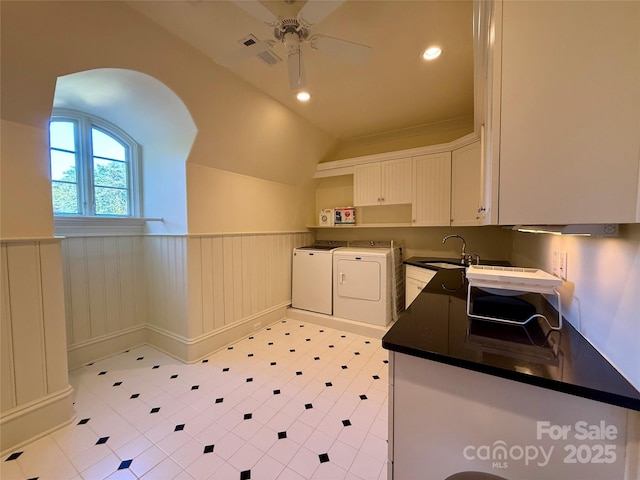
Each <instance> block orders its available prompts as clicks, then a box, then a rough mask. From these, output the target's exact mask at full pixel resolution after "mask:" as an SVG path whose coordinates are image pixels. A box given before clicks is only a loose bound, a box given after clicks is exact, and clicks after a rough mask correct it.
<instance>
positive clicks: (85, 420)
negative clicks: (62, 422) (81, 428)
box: [78, 418, 91, 425]
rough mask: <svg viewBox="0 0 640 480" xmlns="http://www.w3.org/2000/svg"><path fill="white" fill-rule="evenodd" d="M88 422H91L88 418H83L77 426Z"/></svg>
mask: <svg viewBox="0 0 640 480" xmlns="http://www.w3.org/2000/svg"><path fill="white" fill-rule="evenodd" d="M89 420H91V419H90V418H83V419H82V420H80V421H79V422H78V425H85V424H86V423H89Z"/></svg>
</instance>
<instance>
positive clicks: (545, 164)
mask: <svg viewBox="0 0 640 480" xmlns="http://www.w3.org/2000/svg"><path fill="white" fill-rule="evenodd" d="M495 8H496V12H495V13H496V18H498V19H499V18H500V16H501V23H500V24H499V25H498V26H497V28H500V27H501V31H499V32H497V34H498V35H497V36H496V37H495V38H496V45H494V47H495V49H497V51H500V50H501V54H500V56H501V61H500V62H498V61H496V62H494V65H493V67H492V68H493V75H494V78H493V79H489V81H488V84H489V87H492V88H494V89H495V88H496V87H497V89H496V90H495V91H494V92H493V94H492V95H493V98H492V99H491V102H492V104H493V109H497V110H499V116H500V118H499V120H498V121H497V122H495V121H494V122H493V126H492V129H491V130H492V131H491V132H489V131H488V132H487V134H488V135H490V136H491V140H490V142H489V150H487V152H489V151H490V149H491V148H492V147H491V145H493V152H494V153H495V152H496V151H497V150H499V172H500V175H499V177H500V178H499V213H498V223H499V224H502V225H511V224H571V223H574V224H575V223H631V222H638V221H640V205H639V202H640V199H639V195H638V187H639V169H640V2H637V1H631V2H625V1H593V2H560V1H555V2H533V1H529V2H524V1H523V2H515V1H506V2H503V3H502V2H496V4H495ZM500 36H501V40H502V41H501V43H498V42H499V40H500ZM500 69H501V70H500ZM488 110H489V111H488V112H487V113H488V114H489V115H492V112H491V111H490V110H491V108H488ZM487 120H488V121H489V122H491V119H490V118H489V117H487ZM498 145H499V147H498ZM494 181H495V178H494Z"/></svg>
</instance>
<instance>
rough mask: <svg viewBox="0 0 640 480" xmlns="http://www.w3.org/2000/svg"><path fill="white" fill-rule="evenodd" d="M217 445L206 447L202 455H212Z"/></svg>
mask: <svg viewBox="0 0 640 480" xmlns="http://www.w3.org/2000/svg"><path fill="white" fill-rule="evenodd" d="M214 447H215V445H206V446H205V447H204V451H203V452H202V453H211V452H213V449H214Z"/></svg>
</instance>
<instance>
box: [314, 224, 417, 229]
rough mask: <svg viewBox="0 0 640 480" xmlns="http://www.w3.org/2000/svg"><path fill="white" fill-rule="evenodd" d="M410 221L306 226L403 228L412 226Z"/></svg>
mask: <svg viewBox="0 0 640 480" xmlns="http://www.w3.org/2000/svg"><path fill="white" fill-rule="evenodd" d="M412 226H413V225H412V224H411V223H363V224H358V225H333V226H331V225H307V228H316V229H318V228H338V229H350V228H404V227H412Z"/></svg>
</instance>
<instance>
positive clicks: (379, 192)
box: [353, 158, 411, 207]
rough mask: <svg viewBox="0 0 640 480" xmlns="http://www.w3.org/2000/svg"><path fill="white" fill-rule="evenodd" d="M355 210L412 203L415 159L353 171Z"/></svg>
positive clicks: (380, 163) (374, 164) (359, 167)
mask: <svg viewBox="0 0 640 480" xmlns="http://www.w3.org/2000/svg"><path fill="white" fill-rule="evenodd" d="M353 203H354V205H355V206H359V207H364V206H370V205H397V204H402V203H411V158H401V159H397V160H387V161H384V162H372V163H364V164H361V165H355V166H354V167H353Z"/></svg>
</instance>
